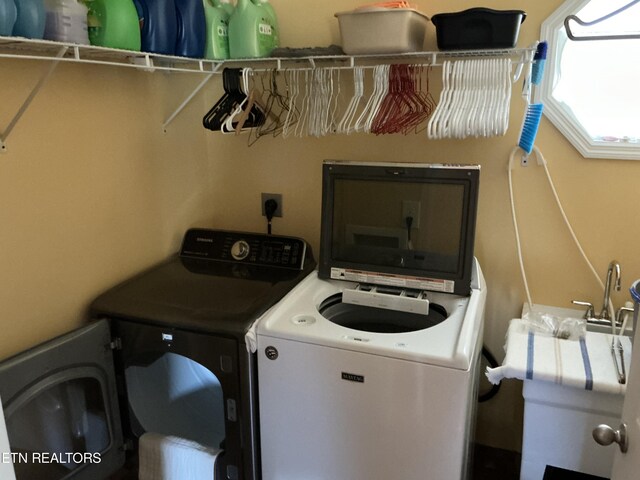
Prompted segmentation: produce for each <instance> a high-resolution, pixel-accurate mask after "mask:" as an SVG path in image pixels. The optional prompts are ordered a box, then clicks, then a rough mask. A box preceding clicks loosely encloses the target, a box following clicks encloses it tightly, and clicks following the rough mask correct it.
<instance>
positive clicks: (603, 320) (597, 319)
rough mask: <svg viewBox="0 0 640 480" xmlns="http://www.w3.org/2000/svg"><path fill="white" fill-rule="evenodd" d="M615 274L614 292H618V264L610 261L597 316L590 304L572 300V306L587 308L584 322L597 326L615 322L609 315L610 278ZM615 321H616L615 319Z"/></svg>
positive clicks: (619, 275)
mask: <svg viewBox="0 0 640 480" xmlns="http://www.w3.org/2000/svg"><path fill="white" fill-rule="evenodd" d="M614 272H615V274H616V278H615V283H614V288H615V289H616V291H618V292H619V291H620V284H621V274H620V264H619V263H618V262H617V261H616V260H612V261H611V263H609V268H608V269H607V280H606V283H605V285H604V299H603V300H602V310H601V311H600V313H599V314H597V315H596V313H595V309H594V308H593V304H592V303H590V302H580V301H578V300H572V301H571V303H573V304H574V305H580V306H581V307H587V311H586V312H585V314H584V318H585V320H587V321H588V322H589V323H594V324H599V325H611V324H612V323H613V322H614V321H615V320H614V319H613V318H612V317H611V314H610V313H609V303H610V300H611V277H612V276H613V273H614ZM616 320H617V319H616Z"/></svg>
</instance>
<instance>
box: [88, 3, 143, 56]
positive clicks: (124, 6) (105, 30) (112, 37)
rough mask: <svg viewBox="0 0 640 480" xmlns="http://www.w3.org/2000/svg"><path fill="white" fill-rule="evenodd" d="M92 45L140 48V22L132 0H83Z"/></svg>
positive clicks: (129, 48)
mask: <svg viewBox="0 0 640 480" xmlns="http://www.w3.org/2000/svg"><path fill="white" fill-rule="evenodd" d="M85 3H86V5H87V7H89V15H88V17H87V26H88V28H89V41H90V42H91V44H92V45H98V46H101V47H109V48H121V49H124V50H135V51H139V50H140V23H139V21H138V12H137V11H136V7H135V5H134V4H133V0H85Z"/></svg>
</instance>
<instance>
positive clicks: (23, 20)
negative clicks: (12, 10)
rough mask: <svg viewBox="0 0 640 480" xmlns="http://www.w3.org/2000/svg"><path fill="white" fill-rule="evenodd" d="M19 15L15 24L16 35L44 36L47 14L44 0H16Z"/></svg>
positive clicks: (28, 36)
mask: <svg viewBox="0 0 640 480" xmlns="http://www.w3.org/2000/svg"><path fill="white" fill-rule="evenodd" d="M15 3H16V8H17V10H18V16H17V18H16V23H15V24H14V25H13V36H14V37H25V38H42V37H43V36H44V25H45V20H46V18H47V14H46V12H45V10H44V1H43V0H15Z"/></svg>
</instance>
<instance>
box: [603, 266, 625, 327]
mask: <svg viewBox="0 0 640 480" xmlns="http://www.w3.org/2000/svg"><path fill="white" fill-rule="evenodd" d="M614 271H615V272H616V281H615V289H616V291H617V292H619V291H620V282H621V275H620V264H619V263H618V262H617V261H616V260H613V261H611V263H609V268H608V269H607V281H606V283H605V285H604V299H603V301H602V311H601V312H600V315H598V318H601V319H602V320H613V319H612V318H611V314H610V313H609V301H610V299H611V276H612V275H613V272H614Z"/></svg>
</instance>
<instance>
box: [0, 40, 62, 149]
mask: <svg viewBox="0 0 640 480" xmlns="http://www.w3.org/2000/svg"><path fill="white" fill-rule="evenodd" d="M68 49H69V47H67V46H64V47H61V48H60V50H58V53H57V54H56V59H57V60H55V61H53V62H52V63H51V65H49V68H48V69H47V70H46V71H45V72H44V74H43V75H42V76H41V77H40V80H38V83H36V85H35V86H34V87H33V89H32V90H31V93H30V94H29V96H28V97H27V98H26V100H25V101H24V102H23V104H22V106H21V107H20V108H19V109H18V111H17V112H16V114H15V115H14V116H13V119H12V120H11V121H10V122H9V125H8V126H7V128H6V129H5V130H4V131H3V132H0V152H2V153H6V151H7V138H9V135H10V134H11V131H12V130H13V128H14V127H15V126H16V124H17V123H18V121H19V120H20V118H21V117H22V115H24V113H25V112H26V111H27V109H28V108H29V105H31V102H33V99H34V98H35V97H36V95H37V94H38V92H40V90H41V89H42V87H43V86H44V85H45V83H47V80H49V77H51V74H52V73H53V71H54V70H55V69H56V67H57V66H58V64H59V63H60V59H61V58H62V57H63V56H64V55H65V53H67V50H68Z"/></svg>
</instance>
